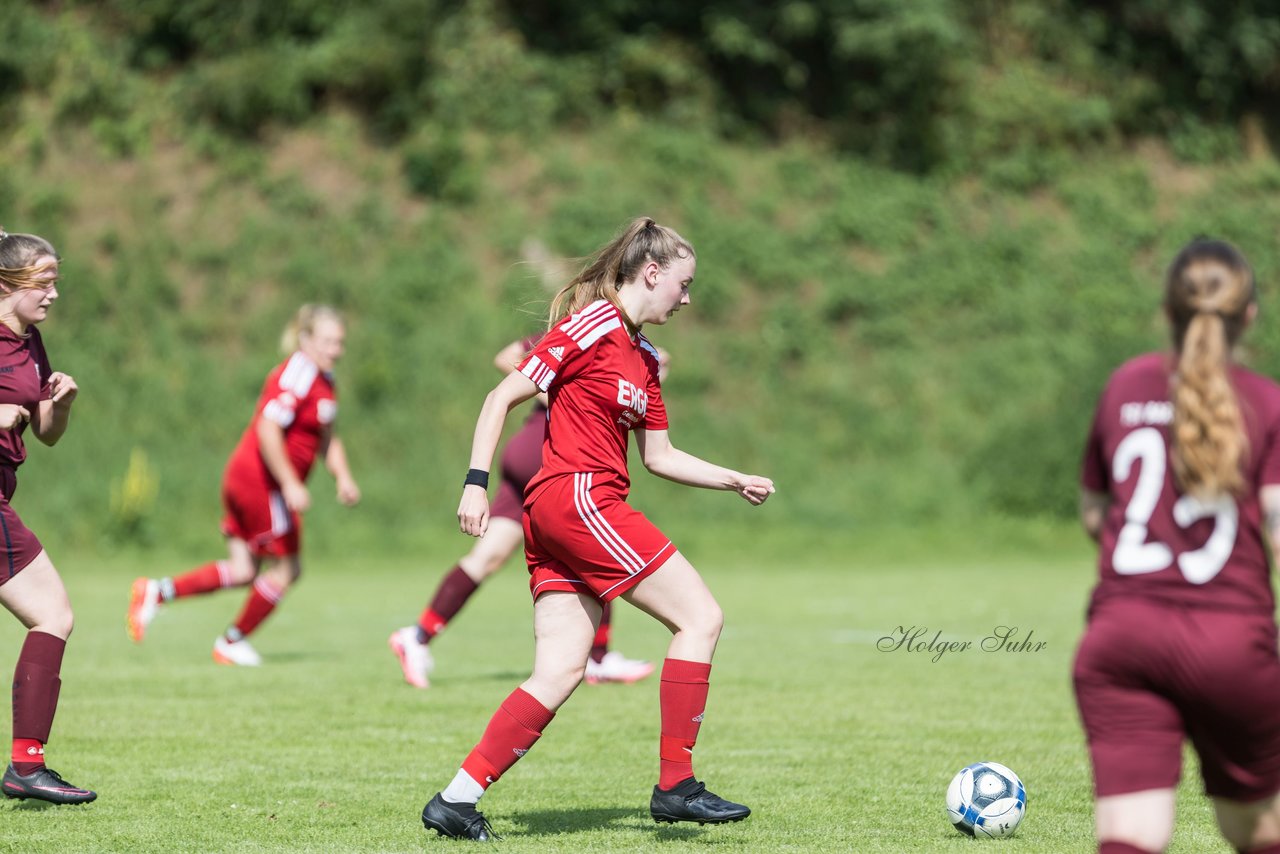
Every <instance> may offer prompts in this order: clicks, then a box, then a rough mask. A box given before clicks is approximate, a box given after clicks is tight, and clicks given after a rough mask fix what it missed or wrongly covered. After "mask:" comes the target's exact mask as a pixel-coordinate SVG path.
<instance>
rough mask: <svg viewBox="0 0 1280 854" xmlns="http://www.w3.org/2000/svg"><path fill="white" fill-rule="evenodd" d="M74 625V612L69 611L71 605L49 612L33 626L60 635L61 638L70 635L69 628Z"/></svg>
mask: <svg viewBox="0 0 1280 854" xmlns="http://www.w3.org/2000/svg"><path fill="white" fill-rule="evenodd" d="M75 626H76V618H75V614H74V613H72V611H71V606H70V605H68V606H67V607H65V608H60V609H58V610H57V611H56V612H55V613H52V614H50V615H49V616H48V617H46V618H45V619H43V620H41V621H40V622H39V623H38V624H37V625H36V626H35V628H36V629H37V630H38V631H42V632H44V633H46V634H50V635H54V636H55V637H60V638H62V639H63V640H66V639H67V638H69V637H71V630H72V629H74V628H75Z"/></svg>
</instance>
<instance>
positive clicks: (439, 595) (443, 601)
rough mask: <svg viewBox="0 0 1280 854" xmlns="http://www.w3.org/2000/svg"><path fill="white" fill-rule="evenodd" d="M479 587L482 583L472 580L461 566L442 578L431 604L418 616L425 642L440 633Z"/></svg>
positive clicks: (419, 626)
mask: <svg viewBox="0 0 1280 854" xmlns="http://www.w3.org/2000/svg"><path fill="white" fill-rule="evenodd" d="M479 589H480V585H479V584H476V583H475V582H474V581H472V580H471V576H469V575H467V573H466V572H464V571H463V569H462V567H461V566H455V567H454V568H453V569H452V570H450V571H449V574H448V575H446V576H445V577H444V578H442V579H440V586H439V587H437V588H436V595H435V596H434V597H432V599H431V604H430V605H428V606H427V607H426V609H425V610H424V611H423V612H422V616H421V617H419V618H418V628H419V629H421V631H420V632H419V636H420V637H421V636H422V635H425V637H422V638H421V639H422V641H423V643H426V642H427V641H429V640H431V639H432V638H433V637H435V636H436V635H438V634H440V632H441V631H443V629H444V627H445V626H446V625H448V623H449V621H450V620H452V619H453V618H454V617H455V616H457V614H458V612H459V611H461V610H462V606H463V605H465V604H467V600H468V599H470V598H471V594H472V593H475V592H476V591H477V590H479Z"/></svg>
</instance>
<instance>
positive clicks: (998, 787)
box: [947, 762, 1027, 839]
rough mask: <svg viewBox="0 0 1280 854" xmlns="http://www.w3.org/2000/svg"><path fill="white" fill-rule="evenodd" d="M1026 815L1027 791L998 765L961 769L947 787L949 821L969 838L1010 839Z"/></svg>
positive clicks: (982, 764) (984, 763)
mask: <svg viewBox="0 0 1280 854" xmlns="http://www.w3.org/2000/svg"><path fill="white" fill-rule="evenodd" d="M1026 814H1027V790H1026V788H1025V787H1024V786H1023V785H1022V781H1021V780H1019V779H1018V775H1017V774H1015V773H1013V772H1012V771H1010V770H1009V769H1008V768H1006V767H1004V766H1003V765H1001V764H1000V763H998V762H975V763H973V764H972V765H969V766H967V767H965V768H962V769H960V773H959V774H956V776H955V777H954V778H952V780H951V785H950V786H948V787H947V817H948V818H950V819H951V823H952V824H954V825H955V827H956V830H958V831H960V832H961V833H963V834H965V835H967V836H976V837H978V838H980V839H995V838H999V837H1001V836H1011V835H1013V832H1014V831H1015V830H1017V829H1018V825H1019V824H1021V823H1022V817H1023V816H1024V815H1026Z"/></svg>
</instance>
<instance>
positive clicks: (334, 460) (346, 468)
mask: <svg viewBox="0 0 1280 854" xmlns="http://www.w3.org/2000/svg"><path fill="white" fill-rule="evenodd" d="M324 465H325V468H327V469H328V470H329V474H331V475H333V479H334V480H344V479H345V480H353V479H354V478H352V477H351V467H350V465H348V463H347V449H346V447H345V446H344V445H343V444H342V440H341V439H339V438H338V437H337V436H330V437H329V447H328V448H327V449H326V450H325V453H324Z"/></svg>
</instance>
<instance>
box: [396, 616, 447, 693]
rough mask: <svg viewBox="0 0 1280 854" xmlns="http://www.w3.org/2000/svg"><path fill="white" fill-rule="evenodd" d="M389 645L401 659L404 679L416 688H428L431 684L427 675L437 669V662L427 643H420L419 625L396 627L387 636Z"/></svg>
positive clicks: (401, 670)
mask: <svg viewBox="0 0 1280 854" xmlns="http://www.w3.org/2000/svg"><path fill="white" fill-rule="evenodd" d="M387 645H388V646H389V647H391V651H392V652H394V653H395V654H396V658H397V659H399V661H400V672H401V673H403V674H404V681H406V682H408V683H409V684H410V685H412V686H413V687H415V688H426V687H427V686H428V685H430V684H431V683H430V682H428V681H427V677H428V676H430V675H431V671H432V670H434V669H435V666H436V662H435V659H433V658H432V657H431V650H430V649H428V648H427V645H426V644H425V643H418V627H417V626H405V627H404V628H403V629H396V630H395V631H394V632H392V633H391V637H389V638H387Z"/></svg>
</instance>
